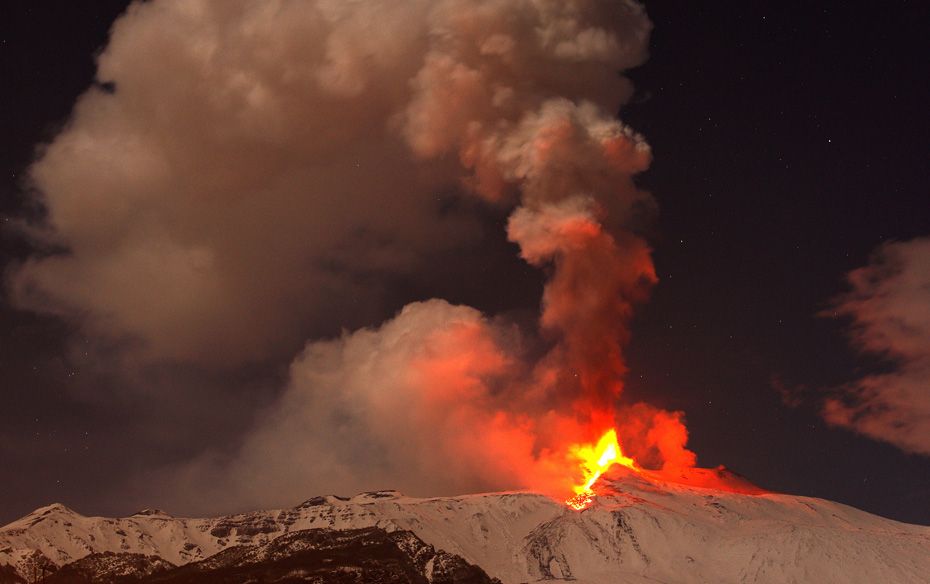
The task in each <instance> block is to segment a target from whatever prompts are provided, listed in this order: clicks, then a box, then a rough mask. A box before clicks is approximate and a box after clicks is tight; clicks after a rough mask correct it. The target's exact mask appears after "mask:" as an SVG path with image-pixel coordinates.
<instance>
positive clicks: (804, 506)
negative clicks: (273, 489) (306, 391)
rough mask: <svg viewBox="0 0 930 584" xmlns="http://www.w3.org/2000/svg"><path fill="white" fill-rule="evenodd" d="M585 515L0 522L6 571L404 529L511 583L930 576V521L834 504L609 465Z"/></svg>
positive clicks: (444, 508) (42, 517)
mask: <svg viewBox="0 0 930 584" xmlns="http://www.w3.org/2000/svg"><path fill="white" fill-rule="evenodd" d="M596 490H597V492H598V496H597V497H596V498H595V500H594V503H593V505H592V506H591V507H590V508H588V509H586V510H584V511H581V512H578V511H574V510H571V509H569V508H568V507H567V506H565V505H564V504H562V503H560V502H558V501H554V500H552V499H550V498H548V497H545V496H543V495H540V494H537V493H528V492H504V493H486V494H477V495H464V496H459V497H432V498H415V497H407V496H404V495H402V494H400V493H398V492H396V491H373V492H368V493H361V494H359V495H356V496H354V497H349V498H346V497H338V496H334V495H330V496H321V497H313V498H310V499H308V500H306V501H304V502H303V503H301V504H300V505H297V506H295V507H292V508H289V509H276V510H268V511H256V512H250V513H240V514H234V515H228V516H222V517H213V518H185V517H172V516H170V515H168V514H166V513H164V512H162V511H157V510H144V511H143V512H139V513H136V514H134V515H131V516H129V517H124V518H105V517H84V516H82V515H80V514H78V513H76V512H74V511H72V510H70V509H68V508H67V507H65V506H64V505H60V504H54V505H49V506H46V507H42V508H39V509H37V510H36V511H34V512H33V513H30V514H29V515H27V516H25V517H23V518H21V519H19V520H17V521H14V522H12V523H10V524H8V525H6V526H4V527H2V528H0V565H2V564H10V565H12V566H13V567H14V569H15V570H16V571H17V573H19V574H20V575H27V574H30V573H31V572H30V571H29V570H30V566H32V565H35V563H36V562H40V563H41V562H43V561H45V562H47V563H49V564H52V565H54V566H56V567H58V566H63V565H66V564H69V563H71V562H74V561H76V560H79V559H81V558H82V557H85V556H88V555H90V554H92V553H102V552H115V553H128V554H133V553H136V554H143V555H146V556H157V557H158V558H159V559H160V560H163V561H165V562H168V563H170V564H174V565H178V566H183V565H185V564H190V563H193V562H198V561H201V560H205V559H207V558H210V557H213V556H215V555H216V554H218V553H220V552H223V551H224V550H227V549H229V548H232V547H234V546H263V545H267V544H269V543H270V542H272V541H273V540H275V539H277V538H279V537H281V536H283V535H285V534H289V533H293V532H298V531H304V530H315V529H328V530H336V531H338V530H356V529H364V528H379V529H382V530H384V531H385V532H387V533H391V532H398V531H407V532H410V533H412V534H414V535H415V536H416V537H417V538H419V539H421V540H422V541H423V542H425V544H427V545H430V546H433V547H434V548H435V549H436V550H440V551H443V552H445V553H448V554H451V555H454V556H458V557H461V558H463V559H464V560H465V561H466V562H469V563H471V564H474V565H476V566H479V567H480V568H482V569H483V570H484V571H485V572H487V574H488V575H490V576H491V577H495V578H499V579H500V580H501V582H503V584H520V583H522V582H530V581H536V580H541V579H546V580H556V581H558V580H569V579H571V580H573V581H575V582H576V583H577V584H585V583H597V582H604V581H611V580H616V579H617V578H618V577H624V578H626V580H627V581H630V582H640V581H641V582H647V581H648V582H657V581H658V582H706V581H714V582H721V583H726V582H748V583H753V582H754V583H760V584H761V583H766V582H791V581H796V582H804V581H817V582H822V583H825V584H830V583H834V582H835V583H837V584H839V583H840V582H857V581H859V582H876V581H882V582H901V583H908V584H909V583H912V582H913V583H915V584H917V583H925V582H926V578H925V575H926V574H930V527H924V526H917V525H909V524H905V523H899V522H896V521H893V520H891V519H886V518H882V517H878V516H875V515H871V514H869V513H866V512H864V511H860V510H858V509H854V508H852V507H848V506H846V505H842V504H839V503H834V502H830V501H825V500H822V499H814V498H809V497H800V496H794V495H782V494H774V493H761V494H746V493H734V492H727V491H721V490H715V489H708V488H701V487H693V486H687V485H684V484H676V483H661V482H657V481H652V480H647V479H645V478H643V477H640V476H637V475H635V474H632V473H629V472H622V471H613V472H611V473H608V474H607V475H605V477H604V478H602V480H601V483H600V484H599V485H598V486H597V489H596Z"/></svg>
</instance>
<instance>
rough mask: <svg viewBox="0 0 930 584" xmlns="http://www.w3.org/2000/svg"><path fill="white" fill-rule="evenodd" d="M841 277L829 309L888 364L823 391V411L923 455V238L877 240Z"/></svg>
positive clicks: (929, 338) (928, 432)
mask: <svg viewBox="0 0 930 584" xmlns="http://www.w3.org/2000/svg"><path fill="white" fill-rule="evenodd" d="M848 281H849V285H850V290H849V292H848V293H846V294H845V295H843V296H841V297H840V298H839V299H837V302H836V307H835V312H833V311H831V312H830V313H831V314H837V315H841V316H848V317H851V318H852V328H851V336H852V340H853V342H854V343H855V345H856V347H857V348H859V349H860V350H861V351H863V352H865V353H870V354H873V355H877V356H880V357H883V358H885V359H887V360H888V361H889V362H890V363H891V364H892V365H893V366H892V367H891V370H890V371H888V372H886V373H877V374H873V375H867V376H865V377H863V378H861V379H859V380H857V381H855V382H853V383H852V384H850V385H849V386H848V387H846V388H845V390H844V391H843V392H842V394H841V395H840V396H838V397H835V398H831V399H828V400H827V401H826V403H825V407H824V411H823V413H824V417H825V418H826V419H827V421H828V422H830V423H832V424H836V425H839V426H846V427H848V428H851V429H853V430H855V431H857V432H860V433H862V434H865V435H866V436H870V437H872V438H875V439H878V440H883V441H885V442H889V443H891V444H894V445H895V446H897V447H899V448H901V449H903V450H906V451H908V452H915V453H918V454H924V455H930V238H918V239H914V240H911V241H906V242H894V243H888V244H885V245H883V246H881V247H880V248H878V250H876V251H875V253H874V255H873V257H872V260H871V261H870V262H869V264H868V265H867V266H865V267H862V268H859V269H857V270H854V271H852V272H850V273H849V275H848Z"/></svg>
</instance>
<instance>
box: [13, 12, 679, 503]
mask: <svg viewBox="0 0 930 584" xmlns="http://www.w3.org/2000/svg"><path fill="white" fill-rule="evenodd" d="M650 29H651V24H650V22H649V20H648V18H647V17H646V15H645V12H644V9H643V8H642V6H640V5H639V4H638V3H636V2H635V1H633V0H619V1H608V0H567V1H566V0H487V1H482V2H473V1H470V0H469V1H465V0H438V1H430V2H427V1H425V0H419V1H411V2H381V1H376V0H364V1H352V2H343V1H338V2H337V1H330V0H317V1H309V0H308V1H286V0H280V1H271V2H263V3H251V2H245V1H241V2H240V1H231V0H197V1H193V2H181V1H172V0H153V1H151V2H146V3H137V4H134V5H133V6H131V7H130V9H129V11H128V13H127V14H126V15H125V16H124V17H122V18H121V19H120V20H119V21H118V22H117V23H116V25H115V26H114V29H113V33H112V39H111V42H110V45H109V46H108V47H107V48H106V50H105V51H103V53H102V54H101V56H100V65H99V71H98V77H99V79H100V81H104V82H107V83H112V84H113V85H114V86H115V91H113V92H109V91H104V90H101V89H99V88H97V89H92V90H91V91H89V92H88V94H86V95H85V96H84V97H82V98H81V100H80V101H79V103H78V105H77V106H76V109H75V113H74V115H73V117H72V120H71V122H70V124H69V125H68V127H67V128H66V129H65V130H64V131H63V132H62V133H61V134H60V135H59V136H58V137H57V138H56V139H55V140H54V141H53V142H52V143H51V144H50V145H49V146H48V147H47V148H46V149H45V151H44V154H43V156H42V157H41V158H40V160H39V161H38V162H37V163H36V165H35V166H34V167H33V171H32V176H33V180H34V182H35V185H36V192H37V193H38V196H39V198H40V202H41V203H42V204H43V205H44V206H45V208H46V209H47V210H48V220H47V221H46V222H45V223H44V224H42V225H39V226H32V227H31V228H30V232H31V233H32V236H33V238H34V239H35V240H36V241H37V242H53V243H54V244H55V245H60V246H64V247H66V248H67V249H68V253H66V254H46V255H41V256H37V257H35V258H33V259H32V260H30V261H29V262H27V263H26V264H24V265H23V266H21V267H20V268H19V269H18V270H17V271H15V272H14V273H13V274H12V275H11V278H10V284H11V289H12V291H13V293H14V296H15V298H16V299H17V300H18V301H19V302H20V304H21V305H22V306H25V307H29V308H32V309H34V310H38V311H44V312H51V313H54V314H57V315H60V316H62V317H64V318H69V319H73V320H75V321H77V322H78V323H79V324H81V326H82V327H83V328H84V330H85V331H86V332H87V333H88V334H90V335H93V336H96V337H99V338H111V339H112V338H116V339H131V340H132V343H131V344H130V345H129V346H131V349H127V350H128V351H133V352H135V353H136V357H137V358H138V359H140V360H141V361H143V362H151V361H156V362H158V361H161V362H165V361H171V362H174V361H182V362H185V363H187V364H193V365H194V366H195V367H205V368H210V367H223V366H229V364H230V363H240V362H242V361H247V360H249V359H252V358H254V356H255V355H256V354H263V353H264V352H268V351H271V352H275V351H277V352H278V354H280V353H281V352H282V351H286V350H287V347H288V346H289V345H288V343H287V342H285V340H286V339H293V338H295V337H296V336H297V335H299V333H300V330H302V329H301V323H307V322H312V321H313V320H314V319H315V318H323V317H322V316H320V315H321V314H325V313H326V312H327V308H328V306H330V305H332V304H333V303H338V302H339V299H340V298H345V297H346V296H352V295H358V297H362V298H365V295H366V294H368V292H367V291H366V290H364V289H363V288H362V287H360V286H359V285H358V282H359V281H360V278H358V276H359V275H360V274H363V275H365V276H366V278H369V281H370V277H371V276H374V277H377V276H378V275H379V274H384V273H397V272H400V273H403V272H405V271H414V270H416V269H417V268H418V267H419V266H420V265H421V263H420V260H421V258H422V256H423V255H424V254H428V253H437V252H441V250H442V249H443V248H444V247H446V246H448V245H455V244H456V242H457V241H461V240H463V239H467V237H468V226H467V225H468V219H467V218H453V220H452V221H450V220H449V218H447V217H442V218H440V216H439V214H438V213H437V211H436V209H435V206H434V205H433V204H432V203H431V201H433V200H434V193H435V192H436V191H437V189H440V188H446V187H448V186H449V185H456V188H457V189H458V190H459V191H460V192H461V193H462V194H463V196H468V194H471V195H474V196H477V197H479V198H480V199H483V200H484V201H486V204H490V205H501V206H510V207H513V212H512V214H511V216H510V220H509V223H508V227H507V234H506V235H507V237H508V238H509V239H510V240H511V241H513V242H514V243H516V244H517V245H518V246H519V249H520V254H521V256H522V257H523V259H524V260H526V261H527V262H529V263H530V264H532V265H533V266H536V267H539V268H540V269H544V270H546V271H547V273H548V274H549V278H548V281H547V283H546V286H545V289H544V291H543V297H542V303H541V304H542V306H541V315H540V319H539V329H538V333H539V335H540V336H541V339H542V341H543V342H544V343H545V346H546V347H547V349H546V350H545V352H544V354H543V355H542V356H541V357H540V356H539V355H534V354H532V351H529V350H528V349H527V347H528V346H529V345H533V344H534V342H531V341H534V340H533V339H527V338H525V337H523V335H524V334H525V333H521V332H520V331H519V330H518V329H517V328H516V327H515V326H514V325H512V324H509V323H507V322H505V321H503V320H501V319H498V318H489V317H486V316H484V315H482V314H481V313H480V312H478V311H477V310H475V309H472V308H469V307H463V306H452V305H450V304H448V303H446V302H444V301H442V300H428V301H424V302H418V303H414V304H411V305H408V306H407V307H405V308H403V309H402V310H401V311H400V312H399V314H397V315H396V316H395V317H394V318H393V319H392V320H390V321H388V322H385V323H383V324H381V325H380V326H378V327H377V328H362V329H360V330H357V331H355V332H351V333H350V332H346V333H344V334H343V335H342V336H341V337H339V338H336V339H330V340H311V341H310V342H309V343H307V344H306V346H305V347H304V349H303V351H302V353H301V354H300V355H299V356H298V357H297V358H296V359H295V360H294V361H293V363H292V365H291V370H290V381H289V384H288V386H287V388H286V389H285V391H284V392H283V394H282V395H281V397H280V399H279V400H278V401H277V402H276V403H275V404H274V405H273V406H272V407H271V408H269V409H267V410H266V411H263V412H262V413H260V414H259V415H258V418H257V420H256V423H255V425H254V427H252V428H251V429H250V430H249V431H248V432H247V433H246V434H245V435H244V436H243V437H242V443H241V446H240V447H239V448H238V450H237V451H236V453H235V454H234V455H233V456H232V457H229V456H223V455H220V454H211V453H206V454H204V455H203V456H201V457H198V458H197V459H195V460H192V461H190V462H189V463H187V464H185V465H182V466H181V467H179V468H172V469H169V470H167V471H164V472H160V473H157V474H158V477H157V479H158V480H157V481H154V482H155V483H157V484H163V483H164V481H166V480H168V481H171V482H172V483H173V485H174V489H173V492H174V493H175V495H174V497H173V498H174V500H173V502H170V503H168V504H171V505H173V506H174V508H175V509H178V508H183V507H184V506H185V505H192V504H193V501H191V500H190V495H189V493H190V492H200V493H201V495H199V496H198V500H199V501H203V500H204V499H206V498H208V497H204V496H203V494H202V493H203V491H204V490H205V489H206V490H210V489H211V487H210V486H211V485H213V486H214V490H215V491H216V493H215V497H211V498H212V500H214V502H215V503H214V504H215V505H216V506H217V508H218V509H221V508H229V507H230V506H243V505H253V504H260V505H267V504H273V503H292V502H293V500H294V499H295V498H299V497H302V496H304V495H305V494H306V493H308V492H321V491H323V492H325V491H338V492H346V491H353V490H366V489H372V488H382V487H396V488H401V489H403V490H406V491H408V492H410V493H411V494H439V493H449V492H464V491H474V490H483V489H496V488H521V487H523V488H535V489H540V490H544V491H547V492H553V493H556V492H560V491H561V490H563V489H564V488H565V487H566V486H567V485H568V484H569V483H570V482H571V481H572V480H573V479H575V478H577V477H573V476H571V470H570V469H569V470H568V471H567V470H566V469H567V468H568V466H567V465H566V455H567V454H566V453H567V447H568V445H570V444H572V443H574V442H580V441H590V440H592V439H595V438H596V437H597V435H598V434H600V433H601V432H603V431H604V430H606V429H607V428H609V427H612V426H615V425H616V426H617V428H618V434H619V435H620V438H621V442H623V444H624V448H625V449H629V451H630V453H631V454H633V455H634V456H636V457H637V459H638V460H641V461H643V463H644V464H648V465H651V466H652V467H655V468H661V467H670V468H683V467H687V466H690V465H693V463H694V455H693V453H691V452H689V451H687V450H686V449H685V448H684V444H685V442H686V440H687V431H686V430H685V428H684V426H683V424H682V421H681V415H680V414H679V413H675V412H665V411H662V410H658V409H655V408H652V407H650V406H647V405H644V404H637V405H634V406H629V407H625V408H623V410H622V411H621V410H619V409H618V406H617V403H618V398H619V397H620V396H621V393H622V387H623V385H622V377H623V375H624V373H625V371H626V366H625V363H624V359H623V347H624V345H625V344H626V343H627V342H628V341H629V337H630V332H629V323H630V318H631V315H632V312H633V309H634V307H635V305H636V304H637V303H640V302H643V301H645V300H646V299H647V296H648V293H649V290H650V288H651V287H652V286H653V285H654V284H655V283H656V276H655V270H654V268H653V264H652V260H651V257H650V250H649V248H648V246H647V245H646V243H645V242H644V241H643V240H642V239H641V237H639V236H638V235H637V234H636V230H635V228H636V224H637V221H638V220H639V218H640V217H642V216H644V215H648V214H649V212H650V211H651V210H652V208H653V207H654V205H655V203H654V201H653V199H652V197H651V196H650V195H649V194H648V193H645V192H643V191H641V190H639V189H638V188H637V187H636V186H635V184H634V182H633V177H634V176H635V175H636V174H637V173H639V172H641V171H643V170H645V169H646V168H647V167H648V165H649V162H650V156H651V154H650V150H649V147H648V145H647V144H646V142H645V141H644V139H643V138H642V137H640V136H638V135H637V134H636V133H635V132H634V131H632V130H631V129H630V128H628V127H627V126H625V125H624V124H623V123H622V122H620V121H619V120H617V119H616V117H615V113H616V112H617V110H618V108H619V107H620V105H621V104H622V103H624V101H625V100H627V99H628V98H629V96H630V94H631V91H632V90H631V87H630V83H629V81H628V80H626V79H625V78H624V77H622V76H620V75H619V74H618V73H619V72H620V71H622V70H624V69H628V68H630V67H633V66H636V65H639V64H641V63H642V62H643V61H644V60H645V58H646V48H647V43H648V36H649V32H650ZM386 206H391V207H392V212H384V209H385V207H386ZM230 233H236V234H237V237H230V235H229V234H230ZM366 234H367V235H368V236H370V237H364V235H366ZM385 242H388V248H387V249H386V250H385V249H382V248H383V247H384V243H385ZM334 263H335V264H337V265H338V266H339V267H340V269H339V270H328V269H324V268H321V266H332V265H333V264H334ZM362 281H365V280H362ZM488 285H489V286H493V285H494V283H493V282H489V283H488ZM362 304H363V305H364V304H365V302H364V301H363V302H362ZM533 334H534V335H535V334H536V333H535V332H534V333H533ZM282 339H283V340H282ZM256 476H260V477H262V480H261V481H256V480H255V479H254V477H256ZM166 477H167V478H166ZM152 479H153V477H144V478H143V479H142V480H141V481H140V484H150V483H152V482H153V480H152ZM193 489H196V491H193ZM200 510H202V508H200V509H198V511H200Z"/></svg>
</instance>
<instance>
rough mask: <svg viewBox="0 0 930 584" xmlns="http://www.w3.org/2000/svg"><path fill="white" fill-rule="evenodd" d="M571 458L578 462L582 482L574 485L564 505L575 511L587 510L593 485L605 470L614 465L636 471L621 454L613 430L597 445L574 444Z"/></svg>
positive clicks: (633, 463) (632, 462)
mask: <svg viewBox="0 0 930 584" xmlns="http://www.w3.org/2000/svg"><path fill="white" fill-rule="evenodd" d="M569 454H570V456H571V457H572V458H575V459H577V460H578V463H579V467H580V469H581V472H582V475H583V476H584V482H583V483H581V484H578V485H575V486H574V487H573V488H572V490H573V491H574V492H575V494H574V495H572V496H571V497H569V498H568V499H566V500H565V504H566V505H568V506H569V507H571V508H572V509H575V510H577V511H582V510H584V509H587V508H588V506H590V505H591V503H592V502H593V501H594V497H595V494H594V489H593V486H594V483H596V482H597V479H599V478H600V477H601V475H602V474H604V472H605V471H607V469H609V468H610V467H611V466H613V465H615V464H619V465H622V466H625V467H627V468H629V469H632V470H635V471H638V470H639V467H638V466H637V465H636V461H635V460H633V459H632V458H630V457H629V456H626V455H624V454H623V449H622V448H621V447H620V443H619V442H618V441H617V431H616V430H615V429H613V428H611V429H610V430H608V431H607V432H605V433H604V435H603V436H601V437H600V439H599V440H598V441H597V444H575V445H574V446H572V447H571V448H570V450H569Z"/></svg>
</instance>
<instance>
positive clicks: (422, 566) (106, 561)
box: [0, 527, 500, 584]
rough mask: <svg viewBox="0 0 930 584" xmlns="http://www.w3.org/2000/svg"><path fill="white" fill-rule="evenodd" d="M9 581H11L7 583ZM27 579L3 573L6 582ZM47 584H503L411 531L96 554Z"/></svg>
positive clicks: (316, 534) (319, 532)
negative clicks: (205, 550)
mask: <svg viewBox="0 0 930 584" xmlns="http://www.w3.org/2000/svg"><path fill="white" fill-rule="evenodd" d="M5 576H9V579H8V580H4V579H3V578H4V577H5ZM6 582H10V584H13V583H15V584H20V583H21V582H25V581H24V580H22V579H19V577H18V576H17V575H16V573H15V572H14V571H13V570H12V569H9V570H7V571H3V570H2V569H0V583H6ZM38 582H40V583H41V584H194V583H198V584H199V583H205V584H211V583H216V584H220V583H223V584H227V583H228V584H233V583H240V582H262V583H281V584H290V583H298V582H315V583H333V584H343V583H345V584H430V583H432V584H500V581H499V580H497V579H493V578H491V577H489V576H488V575H487V574H486V573H485V572H484V570H482V569H481V568H479V567H477V566H474V565H472V564H469V563H468V562H466V561H465V560H463V559H462V558H461V557H459V556H456V555H454V554H450V553H447V552H444V551H442V550H436V549H435V548H434V547H433V546H431V545H428V544H426V543H424V542H423V541H422V540H421V539H420V538H418V537H417V536H416V535H414V534H413V533H411V532H409V531H393V532H387V531H385V530H384V529H381V528H378V527H369V528H363V529H347V530H334V529H311V530H302V531H295V532H293V533H288V534H286V535H283V536H281V537H278V538H276V539H274V540H272V541H270V542H268V543H266V544H263V545H240V546H236V547H232V548H229V549H226V550H224V551H222V552H220V553H218V554H215V555H214V556H212V557H210V558H207V559H205V560H201V561H199V562H193V563H190V564H187V565H185V566H181V567H175V566H174V565H173V564H171V563H170V562H166V561H164V560H162V559H161V558H158V557H156V556H145V555H142V554H130V553H112V552H108V553H100V554H91V555H89V556H86V557H84V558H82V559H80V560H78V561H76V562H72V563H70V564H67V565H65V566H62V567H61V568H60V569H58V570H57V571H56V572H55V573H53V574H51V575H48V576H46V577H44V578H41V579H39V580H38Z"/></svg>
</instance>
